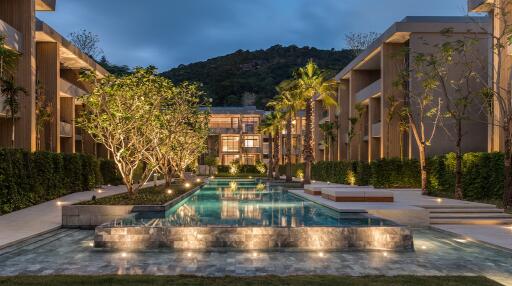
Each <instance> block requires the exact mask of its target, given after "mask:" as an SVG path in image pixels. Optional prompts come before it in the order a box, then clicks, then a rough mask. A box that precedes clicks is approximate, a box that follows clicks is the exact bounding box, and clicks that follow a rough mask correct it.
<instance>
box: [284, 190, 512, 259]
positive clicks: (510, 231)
mask: <svg viewBox="0 0 512 286" xmlns="http://www.w3.org/2000/svg"><path fill="white" fill-rule="evenodd" d="M317 183H319V184H321V183H322V182H317ZM390 191H392V192H393V194H394V196H395V202H393V203H342V202H334V201H330V200H327V199H324V198H322V197H321V196H312V195H309V194H306V193H304V190H290V192H291V193H293V194H295V195H297V196H300V197H302V198H305V199H307V200H310V201H313V202H315V203H318V204H321V205H324V206H326V207H330V208H332V209H335V210H338V211H340V212H367V213H369V214H372V215H375V216H379V217H382V218H385V219H389V220H392V221H395V222H397V223H400V224H405V225H409V226H429V225H430V218H429V211H428V210H427V209H426V208H447V209H448V208H457V207H470V208H494V207H495V206H493V205H489V204H482V203H474V202H467V201H459V200H453V199H445V198H436V197H430V196H423V195H422V194H421V190H416V189H408V190H390ZM432 227H433V228H437V229H440V230H442V231H447V232H451V233H453V234H456V235H460V236H463V237H466V238H467V239H470V240H474V241H480V242H484V243H488V244H491V245H495V246H498V247H502V248H505V249H508V250H512V225H448V224H446V225H443V224H440V225H435V226H432Z"/></svg>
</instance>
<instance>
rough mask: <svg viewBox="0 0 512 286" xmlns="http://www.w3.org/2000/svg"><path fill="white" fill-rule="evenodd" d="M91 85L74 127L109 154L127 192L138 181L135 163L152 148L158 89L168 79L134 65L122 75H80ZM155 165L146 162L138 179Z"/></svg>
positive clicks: (135, 187)
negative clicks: (86, 133)
mask: <svg viewBox="0 0 512 286" xmlns="http://www.w3.org/2000/svg"><path fill="white" fill-rule="evenodd" d="M84 78H85V79H88V80H90V81H91V83H93V84H94V89H93V90H92V92H91V93H90V94H88V95H86V96H83V97H82V98H81V100H82V101H83V103H84V107H85V110H84V112H83V113H82V116H80V117H79V118H78V119H77V122H76V124H77V126H79V127H81V128H82V129H84V130H85V131H86V132H88V133H89V134H90V135H91V136H92V138H94V140H95V141H96V142H98V143H101V144H103V145H104V146H105V147H106V148H107V150H108V151H110V153H111V154H112V157H113V160H114V161H115V163H116V165H117V167H118V169H119V172H120V174H121V176H122V177H123V182H124V184H125V185H126V188H127V190H128V192H129V193H131V194H132V193H135V192H136V191H137V190H139V188H140V187H141V186H142V184H139V185H135V184H134V175H135V170H136V168H137V166H139V165H141V164H143V162H150V160H147V158H146V155H147V153H148V152H149V151H150V150H151V149H152V148H153V146H154V144H155V141H154V134H153V132H154V125H155V123H154V122H155V118H156V116H155V114H157V113H158V112H159V107H160V106H159V102H160V95H161V91H162V90H165V89H168V88H170V87H169V82H168V80H166V79H163V78H161V77H159V76H157V75H155V69H154V68H151V67H150V68H146V69H144V68H137V69H135V71H134V73H133V74H131V75H128V76H124V77H115V76H107V77H105V78H101V79H96V78H94V77H93V76H92V74H91V73H89V76H88V77H84ZM157 167H158V166H157V165H156V164H155V163H154V162H153V163H151V164H146V168H145V170H144V172H143V175H142V179H141V181H142V182H143V183H145V182H147V181H148V179H149V178H150V177H151V174H152V173H153V172H154V171H155V170H156V168H157Z"/></svg>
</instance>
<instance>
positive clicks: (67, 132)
mask: <svg viewBox="0 0 512 286" xmlns="http://www.w3.org/2000/svg"><path fill="white" fill-rule="evenodd" d="M60 137H65V138H71V137H73V125H71V124H69V123H67V122H63V121H61V122H60Z"/></svg>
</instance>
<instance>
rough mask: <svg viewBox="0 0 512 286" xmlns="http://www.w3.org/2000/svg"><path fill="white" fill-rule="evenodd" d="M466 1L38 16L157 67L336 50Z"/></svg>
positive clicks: (225, 2) (141, 6) (255, 1)
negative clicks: (269, 52) (349, 37)
mask: <svg viewBox="0 0 512 286" xmlns="http://www.w3.org/2000/svg"><path fill="white" fill-rule="evenodd" d="M466 3H467V0H314V1H313V0H146V1H140V0H60V1H57V11H56V12H54V13H39V14H38V17H39V18H41V19H42V20H43V21H45V22H47V23H48V24H50V25H51V26H53V27H54V28H55V29H56V30H57V31H58V32H60V33H61V34H62V35H64V36H67V35H68V34H69V33H70V32H73V31H78V30H80V29H86V30H88V31H91V32H93V33H95V34H98V35H99V36H100V38H101V43H100V46H101V48H102V49H103V51H104V53H105V55H106V56H107V58H108V59H109V60H110V61H111V62H113V63H115V64H127V65H129V66H146V65H150V64H152V65H155V66H157V67H158V68H159V69H160V71H165V70H167V69H169V68H172V67H175V66H178V65H180V64H188V63H192V62H196V61H203V60H206V59H208V58H211V57H215V56H221V55H225V54H228V53H231V52H234V51H236V50H238V49H244V50H256V49H266V48H268V47H270V46H272V45H275V44H281V45H291V44H295V45H298V46H312V47H316V48H319V49H331V48H335V49H342V48H343V47H344V45H345V41H344V35H345V34H346V33H349V32H368V31H373V32H379V33H380V32H383V31H384V30H385V29H386V28H387V27H389V26H390V25H391V24H392V23H393V22H396V21H399V20H401V19H402V18H404V17H405V16H450V15H464V14H465V13H466Z"/></svg>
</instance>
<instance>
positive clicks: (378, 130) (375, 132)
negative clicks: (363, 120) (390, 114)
mask: <svg viewBox="0 0 512 286" xmlns="http://www.w3.org/2000/svg"><path fill="white" fill-rule="evenodd" d="M381 136H382V122H377V123H374V124H372V137H381Z"/></svg>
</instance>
